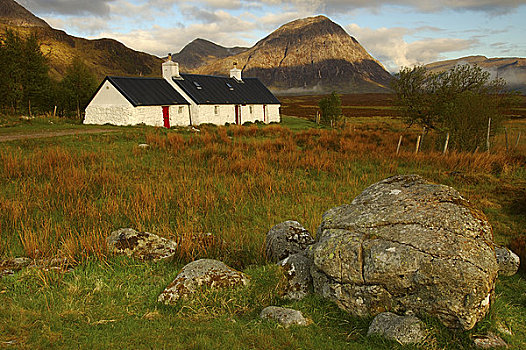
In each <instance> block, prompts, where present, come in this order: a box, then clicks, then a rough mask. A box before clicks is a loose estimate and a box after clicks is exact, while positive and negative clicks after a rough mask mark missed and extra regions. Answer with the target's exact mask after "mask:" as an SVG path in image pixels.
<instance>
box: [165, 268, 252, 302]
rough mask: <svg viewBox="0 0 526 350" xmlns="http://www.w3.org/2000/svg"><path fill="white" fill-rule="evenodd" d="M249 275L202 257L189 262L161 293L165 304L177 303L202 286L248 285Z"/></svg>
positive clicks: (228, 286)
mask: <svg viewBox="0 0 526 350" xmlns="http://www.w3.org/2000/svg"><path fill="white" fill-rule="evenodd" d="M248 282H249V279H248V277H247V276H246V275H245V274H244V273H242V272H239V271H237V270H234V269H232V268H231V267H228V266H227V265H225V264H224V263H222V262H221V261H218V260H212V259H200V260H196V261H193V262H191V263H189V264H187V265H186V266H185V267H183V269H182V270H181V272H180V273H179V274H178V275H177V277H175V280H174V281H173V282H172V283H170V284H169V285H168V287H166V289H165V290H164V291H163V292H162V293H161V295H159V298H158V300H159V301H160V302H162V303H165V304H175V303H176V302H177V301H178V300H179V299H180V298H182V297H185V296H187V295H190V294H193V293H195V292H196V291H197V290H198V289H199V288H200V287H209V288H232V287H236V286H246V285H247V284H248Z"/></svg>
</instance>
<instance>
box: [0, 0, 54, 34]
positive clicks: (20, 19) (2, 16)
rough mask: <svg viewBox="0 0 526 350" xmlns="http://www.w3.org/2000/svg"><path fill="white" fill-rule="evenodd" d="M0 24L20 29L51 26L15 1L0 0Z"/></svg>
mask: <svg viewBox="0 0 526 350" xmlns="http://www.w3.org/2000/svg"><path fill="white" fill-rule="evenodd" d="M0 22H2V23H5V24H8V25H12V26H18V27H45V28H49V24H47V23H46V21H44V20H43V19H41V18H38V17H37V16H35V15H33V14H32V13H31V12H29V11H28V10H26V9H25V8H24V7H23V6H21V5H19V4H18V3H17V2H16V1H14V0H0Z"/></svg>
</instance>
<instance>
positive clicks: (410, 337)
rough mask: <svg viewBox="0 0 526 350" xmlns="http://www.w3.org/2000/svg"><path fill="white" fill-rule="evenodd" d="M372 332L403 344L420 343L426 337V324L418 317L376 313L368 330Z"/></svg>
mask: <svg viewBox="0 0 526 350" xmlns="http://www.w3.org/2000/svg"><path fill="white" fill-rule="evenodd" d="M371 334H379V335H382V336H384V337H385V338H387V339H391V340H394V341H397V342H398V343H400V344H402V345H405V344H413V343H420V342H422V341H423V340H424V339H425V337H426V333H425V327H424V324H423V323H422V321H420V320H419V319H418V318H416V317H415V316H398V315H396V314H393V313H391V312H382V313H381V314H378V315H376V317H375V318H374V319H373V322H371V325H370V326H369V331H368V332H367V335H371Z"/></svg>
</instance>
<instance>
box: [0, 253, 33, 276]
mask: <svg viewBox="0 0 526 350" xmlns="http://www.w3.org/2000/svg"><path fill="white" fill-rule="evenodd" d="M30 263H31V259H29V258H24V257H20V258H11V259H5V260H1V261H0V276H7V275H12V274H14V273H15V272H17V271H20V270H21V269H22V268H24V267H26V266H28V265H29V264H30Z"/></svg>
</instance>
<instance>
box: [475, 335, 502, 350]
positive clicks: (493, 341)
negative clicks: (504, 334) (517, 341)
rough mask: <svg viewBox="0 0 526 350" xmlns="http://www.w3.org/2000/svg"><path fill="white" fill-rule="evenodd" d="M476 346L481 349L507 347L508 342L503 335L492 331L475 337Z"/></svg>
mask: <svg viewBox="0 0 526 350" xmlns="http://www.w3.org/2000/svg"><path fill="white" fill-rule="evenodd" d="M473 342H474V343H475V346H476V347H477V348H481V349H493V348H507V347H508V344H506V342H505V341H504V340H502V338H501V337H499V336H497V335H495V334H494V333H492V332H488V334H487V335H485V336H478V337H475V338H474V339H473Z"/></svg>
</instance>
